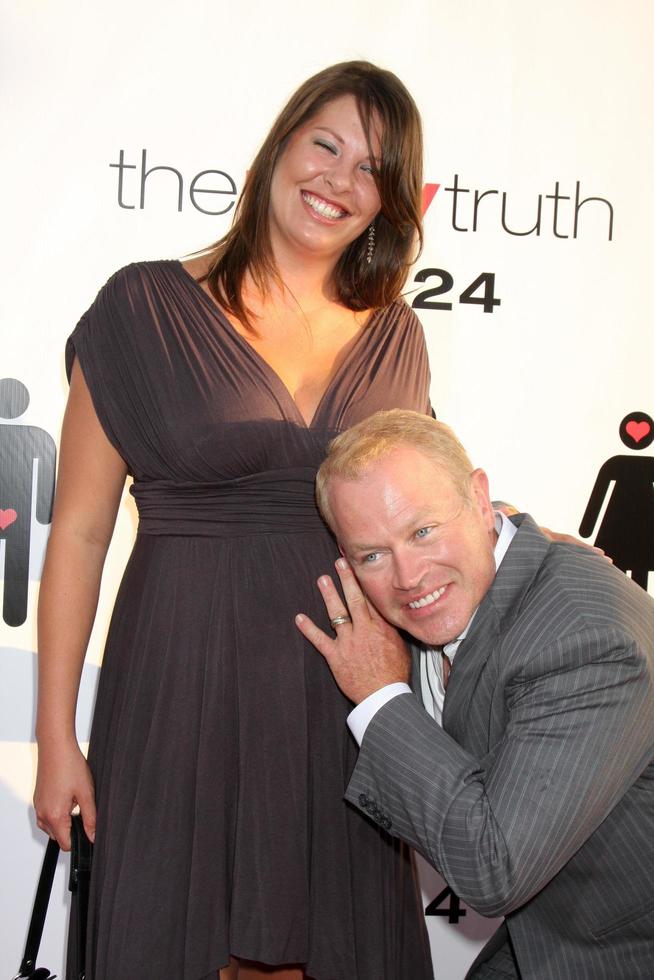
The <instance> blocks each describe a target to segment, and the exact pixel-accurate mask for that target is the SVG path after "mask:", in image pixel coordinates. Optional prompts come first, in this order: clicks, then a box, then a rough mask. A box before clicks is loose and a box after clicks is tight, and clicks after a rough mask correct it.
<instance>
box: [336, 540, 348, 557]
mask: <svg viewBox="0 0 654 980" xmlns="http://www.w3.org/2000/svg"><path fill="white" fill-rule="evenodd" d="M336 543H337V544H338V550H339V551H340V553H341V555H342V556H343V558H347V555H346V554H345V552H344V551H343V549H342V548H341V546H340V543H339V542H338V541H337V542H336Z"/></svg>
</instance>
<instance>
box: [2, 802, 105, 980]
mask: <svg viewBox="0 0 654 980" xmlns="http://www.w3.org/2000/svg"><path fill="white" fill-rule="evenodd" d="M70 835H71V855H70V875H69V878H68V890H69V891H70V892H71V893H72V903H71V917H70V918H71V921H70V936H69V945H68V958H69V963H68V973H69V974H70V970H71V963H70V958H71V957H73V958H74V959H73V969H74V971H75V975H76V977H77V978H78V980H84V977H85V959H86V921H87V916H88V904H89V880H90V876H91V859H92V857H93V845H92V844H91V842H90V840H89V839H88V837H87V836H86V833H85V831H84V824H83V823H82V817H81V816H80V814H79V813H74V814H73V815H72V817H71V827H70ZM58 857H59V844H58V843H57V841H56V840H49V841H48V845H47V847H46V849H45V855H44V857H43V865H42V867H41V875H40V877H39V883H38V885H37V887H36V897H35V899H34V908H33V910H32V918H31V919H30V925H29V929H28V930H27V941H26V943H25V954H24V956H23V959H22V961H21V964H20V969H19V972H18V973H17V974H16V976H15V977H14V980H55V977H54V974H51V973H50V971H49V970H48V969H47V968H46V967H41V968H37V966H36V957H37V956H38V953H39V946H40V945H41V937H42V935H43V926H44V924H45V915H46V912H47V911H48V902H49V901H50V893H51V892H52V882H53V881H54V876H55V870H56V868H57V858H58Z"/></svg>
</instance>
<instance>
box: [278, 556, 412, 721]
mask: <svg viewBox="0 0 654 980" xmlns="http://www.w3.org/2000/svg"><path fill="white" fill-rule="evenodd" d="M336 569H337V571H338V577H339V578H340V580H341V586H342V588H343V594H344V596H345V602H346V603H347V608H345V607H344V605H343V600H342V599H341V597H340V595H339V594H338V592H337V590H336V586H335V585H334V583H333V581H332V580H331V578H330V577H329V576H328V575H322V576H321V577H320V578H319V579H318V588H319V589H320V592H321V594H322V597H323V600H324V603H325V607H326V609H327V614H328V615H329V618H330V620H334V619H337V618H340V617H342V616H347V617H348V620H347V622H343V623H340V624H338V625H336V626H335V627H334V629H335V631H336V639H333V638H332V637H330V636H327V634H326V633H324V632H323V631H322V630H321V629H320V628H319V627H318V626H316V625H315V623H313V622H312V620H311V619H309V617H308V616H305V615H304V614H303V613H300V614H299V615H298V616H296V618H295V623H296V625H297V627H298V629H299V630H300V632H301V633H303V634H304V636H306V638H307V640H309V641H310V642H311V643H313V645H314V646H315V647H316V649H317V650H318V651H319V652H320V653H321V654H322V655H323V657H324V658H325V660H326V661H327V663H328V665H329V668H330V670H331V672H332V674H333V675H334V678H335V679H336V683H337V684H338V686H339V687H340V689H341V691H342V692H343V694H345V696H346V697H348V698H349V699H350V700H351V701H354V703H355V704H359V702H361V701H363V700H364V699H365V698H367V697H368V695H369V694H373V692H374V691H378V690H379V689H380V688H381V687H385V686H386V684H393V683H395V682H397V681H405V682H406V681H408V679H409V674H410V671H411V657H410V654H409V651H408V649H407V645H406V643H405V642H404V640H403V639H402V637H401V636H400V634H399V633H398V631H397V630H396V629H395V627H393V626H390V625H389V623H387V622H386V620H385V619H382V617H381V616H380V615H379V613H378V612H377V610H376V609H374V607H373V606H371V605H370V603H369V602H368V601H367V599H366V597H365V596H364V594H363V592H362V591H361V589H360V588H359V585H358V583H357V580H356V578H355V577H354V574H353V572H352V569H351V568H350V566H349V565H348V563H347V562H346V560H345V559H344V558H339V559H338V561H337V562H336Z"/></svg>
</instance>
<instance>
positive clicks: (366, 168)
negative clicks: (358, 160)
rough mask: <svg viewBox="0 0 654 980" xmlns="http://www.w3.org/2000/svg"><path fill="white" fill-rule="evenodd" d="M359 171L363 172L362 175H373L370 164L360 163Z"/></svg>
mask: <svg viewBox="0 0 654 980" xmlns="http://www.w3.org/2000/svg"><path fill="white" fill-rule="evenodd" d="M361 169H362V170H363V172H364V173H366V174H370V176H371V177H372V175H373V173H374V170H373V167H372V164H370V163H362V164H361Z"/></svg>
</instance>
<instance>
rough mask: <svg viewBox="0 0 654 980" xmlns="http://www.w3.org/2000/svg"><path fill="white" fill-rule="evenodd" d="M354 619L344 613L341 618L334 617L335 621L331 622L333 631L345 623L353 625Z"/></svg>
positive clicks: (331, 620)
mask: <svg viewBox="0 0 654 980" xmlns="http://www.w3.org/2000/svg"><path fill="white" fill-rule="evenodd" d="M351 622H352V619H351V618H350V616H348V614H347V613H342V614H341V615H340V616H334V618H333V619H330V620H329V625H330V626H331V628H332V629H336V627H337V626H342V625H343V623H351Z"/></svg>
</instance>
